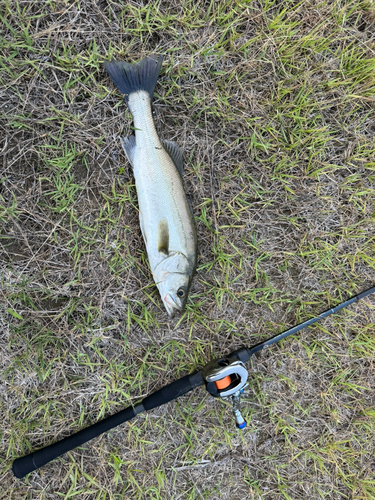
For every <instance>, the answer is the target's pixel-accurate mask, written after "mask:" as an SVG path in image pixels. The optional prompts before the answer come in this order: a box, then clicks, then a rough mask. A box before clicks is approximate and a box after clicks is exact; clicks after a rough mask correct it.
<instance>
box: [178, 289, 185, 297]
mask: <svg viewBox="0 0 375 500" xmlns="http://www.w3.org/2000/svg"><path fill="white" fill-rule="evenodd" d="M177 295H178V296H179V297H181V298H182V297H184V295H185V290H184V289H183V288H179V289H178V290H177Z"/></svg>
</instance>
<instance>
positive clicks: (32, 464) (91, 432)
mask: <svg viewBox="0 0 375 500" xmlns="http://www.w3.org/2000/svg"><path fill="white" fill-rule="evenodd" d="M203 383H204V379H203V376H202V373H201V372H200V371H199V372H197V373H193V374H192V375H186V376H185V377H182V378H180V379H179V380H176V381H175V382H172V383H171V384H169V385H167V386H166V387H163V388H162V389H159V390H158V391H156V392H154V393H153V394H151V395H150V396H148V397H147V398H145V399H144V400H143V401H142V403H140V404H138V405H136V406H135V407H134V408H133V407H129V408H125V410H122V411H119V412H118V413H115V414H114V415H111V416H110V417H107V418H105V419H104V420H101V421H100V422H97V423H96V424H93V425H91V426H90V427H86V429H83V430H82V431H79V432H76V433H75V434H73V435H72V436H69V437H67V438H65V439H62V440H61V441H58V442H57V443H53V444H50V445H49V446H46V447H45V448H42V449H40V450H38V451H35V452H34V453H30V454H29V455H26V456H25V457H20V458H17V459H16V460H15V461H14V462H13V466H12V470H13V473H14V475H15V476H16V477H18V478H21V477H24V476H26V474H29V472H32V471H34V470H36V469H38V468H39V467H41V466H42V465H45V464H46V463H48V462H50V461H51V460H54V459H55V458H57V457H59V456H60V455H62V454H63V453H66V452H67V451H70V450H73V449H74V448H77V446H81V445H82V444H84V443H86V442H87V441H90V439H93V438H94V437H97V436H99V435H100V434H102V433H103V432H107V431H109V430H110V429H112V428H113V427H116V426H118V425H120V424H122V423H124V422H126V421H128V420H131V419H132V418H133V417H135V415H137V414H138V413H140V412H141V411H143V410H151V409H152V408H156V407H157V406H161V405H163V404H165V403H168V402H169V401H173V400H174V399H176V398H178V397H179V396H182V395H183V394H186V393H187V392H189V391H191V390H192V389H195V388H196V387H198V386H199V385H202V384H203Z"/></svg>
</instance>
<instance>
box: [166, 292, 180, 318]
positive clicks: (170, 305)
mask: <svg viewBox="0 0 375 500" xmlns="http://www.w3.org/2000/svg"><path fill="white" fill-rule="evenodd" d="M163 302H164V305H165V308H166V310H167V313H168V315H169V317H170V318H173V316H174V315H175V312H176V311H181V310H182V309H181V307H180V306H179V305H178V304H177V303H176V301H175V300H174V298H173V297H172V295H171V294H170V293H167V294H166V295H165V296H164V299H163Z"/></svg>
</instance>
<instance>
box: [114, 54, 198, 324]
mask: <svg viewBox="0 0 375 500" xmlns="http://www.w3.org/2000/svg"><path fill="white" fill-rule="evenodd" d="M162 62H163V55H151V56H149V57H146V58H145V59H142V60H141V61H140V62H137V63H128V62H125V61H121V60H116V59H115V60H111V61H108V62H106V63H105V68H106V70H107V73H108V75H109V77H110V78H111V80H112V82H113V83H114V85H115V86H116V87H117V89H118V90H119V91H120V92H121V94H122V95H123V97H124V99H125V102H126V104H127V106H128V108H129V110H130V112H131V114H132V115H133V122H134V134H133V135H130V136H129V137H121V138H120V142H121V145H122V147H123V149H124V152H125V155H126V157H127V159H128V161H129V163H130V164H131V166H132V169H133V173H134V178H135V185H136V190H137V198H138V207H139V222H140V228H141V232H142V236H143V240H144V242H145V245H146V251H147V255H148V260H149V265H150V269H151V273H152V275H153V278H154V281H155V283H156V286H157V288H158V290H159V293H160V297H161V299H162V301H163V303H164V306H165V309H166V311H167V313H168V315H169V317H173V316H174V314H175V313H176V312H177V311H183V309H184V308H185V306H186V301H187V298H188V294H189V290H190V286H191V282H192V278H193V275H194V273H195V270H196V266H197V235H196V227H195V222H194V216H193V212H192V209H191V205H190V202H189V200H188V198H187V196H186V193H185V189H184V182H183V152H182V150H181V148H180V147H179V145H178V144H177V143H176V142H174V141H168V140H163V139H161V138H160V137H159V135H158V133H157V131H156V127H155V123H154V120H153V113H152V109H151V101H152V96H153V93H154V89H155V85H156V82H157V79H158V76H159V72H160V69H161V66H162Z"/></svg>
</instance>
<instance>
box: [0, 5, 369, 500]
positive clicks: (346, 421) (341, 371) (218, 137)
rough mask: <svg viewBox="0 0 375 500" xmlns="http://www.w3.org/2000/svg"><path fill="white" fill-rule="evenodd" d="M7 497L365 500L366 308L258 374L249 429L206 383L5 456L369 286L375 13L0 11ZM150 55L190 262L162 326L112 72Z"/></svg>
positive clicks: (271, 360)
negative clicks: (37, 459) (68, 447)
mask: <svg viewBox="0 0 375 500" xmlns="http://www.w3.org/2000/svg"><path fill="white" fill-rule="evenodd" d="M0 9H1V11H0V12H1V21H2V23H3V24H2V38H1V39H0V50H1V59H0V63H1V90H0V106H1V112H0V113H1V116H0V118H1V143H0V149H1V151H2V161H3V163H2V165H3V168H2V170H1V172H2V173H1V175H0V223H1V230H0V245H1V246H0V273H1V297H2V305H1V307H0V325H1V331H2V335H1V337H0V342H1V345H0V349H1V351H0V359H1V366H2V376H1V415H2V425H1V428H2V443H3V446H2V450H3V452H2V461H1V477H0V485H1V486H0V491H1V494H0V498H1V499H9V498H11V499H25V500H26V499H30V500H36V499H43V500H47V499H57V498H64V499H66V500H73V499H80V500H81V499H84V500H89V499H90V500H91V499H96V500H99V499H100V500H104V499H106V500H108V499H121V500H122V499H125V498H129V499H143V498H145V499H163V500H164V499H176V500H177V499H201V498H202V499H203V498H204V499H217V498H224V499H230V500H240V499H241V500H242V499H252V498H253V499H257V500H258V499H260V498H262V499H263V498H264V499H267V500H274V499H293V500H294V499H306V498H311V499H312V498H314V499H315V498H325V499H326V498H329V499H356V500H357V499H373V498H375V482H374V471H375V460H374V435H375V433H374V428H375V425H374V424H375V410H374V391H373V387H374V385H375V367H374V361H373V359H374V358H373V353H374V346H375V340H374V331H375V328H374V315H373V310H374V304H375V299H374V298H372V297H368V298H367V299H366V300H364V301H363V302H362V303H359V304H358V305H355V306H352V307H351V308H350V309H347V310H345V311H342V312H341V313H340V314H339V315H337V316H335V317H330V318H329V319H327V320H325V321H323V322H322V323H320V324H317V325H316V326H314V328H311V329H309V330H307V331H304V332H303V333H302V334H301V335H299V336H295V337H294V338H292V339H288V340H286V341H284V342H283V343H282V344H280V345H277V346H273V347H272V349H270V350H269V351H266V352H263V353H261V355H260V356H259V357H257V358H256V359H255V360H253V363H252V367H251V370H250V371H251V383H250V387H249V389H248V391H247V396H246V398H245V400H246V402H245V403H244V405H243V407H244V413H245V415H246V417H247V419H248V422H249V425H248V427H247V429H246V430H245V431H244V432H243V433H242V434H241V433H240V432H238V431H237V430H236V429H235V427H234V422H233V420H232V416H231V413H230V411H229V410H228V408H227V407H226V406H222V405H221V404H220V403H219V402H217V401H214V400H213V399H212V398H211V397H209V396H208V395H207V394H206V393H205V392H204V391H203V389H200V390H196V391H195V392H194V393H191V394H190V395H187V396H185V397H182V398H180V399H179V400H178V401H176V402H174V403H170V404H168V405H166V406H165V407H161V408H159V409H156V410H154V411H152V412H150V413H148V414H142V415H140V416H139V417H138V418H137V419H135V420H134V421H132V422H130V423H129V424H127V425H124V426H122V427H120V428H117V429H115V430H113V431H112V432H110V433H109V434H106V435H103V436H101V437H100V438H97V439H95V440H93V441H92V442H90V443H89V444H87V445H86V446H84V447H82V448H81V449H78V450H75V451H74V452H71V453H69V454H67V455H65V456H63V457H62V458H61V459H58V460H56V461H54V462H52V463H50V464H49V465H47V466H45V467H43V468H41V469H40V470H38V471H36V472H34V473H32V474H30V475H29V476H28V477H27V478H26V479H24V480H16V479H15V478H14V477H13V475H12V472H11V470H10V467H11V463H12V460H13V459H14V458H16V457H18V456H21V455H23V454H25V453H28V452H29V451H31V450H35V449H38V448H39V447H41V446H44V445H46V444H49V443H51V442H53V441H55V440H57V439H61V438H62V437H64V436H66V435H69V434H71V433H72V432H74V431H76V430H78V429H80V428H82V427H83V426H85V425H88V424H89V423H91V422H95V421H97V420H99V419H101V418H103V417H104V416H105V415H109V414H111V413H114V412H115V411H117V410H119V409H121V408H123V407H124V406H128V405H129V403H130V402H131V401H136V400H138V399H140V398H142V397H143V396H145V395H147V394H149V393H151V392H152V391H154V390H155V389H157V388H159V387H161V386H162V385H164V384H166V383H167V382H169V381H172V380H174V379H175V378H177V377H179V376H182V374H184V373H189V372H191V371H193V370H195V369H196V368H197V367H198V366H202V365H203V364H205V363H206V362H207V361H208V360H209V359H210V358H211V357H212V356H214V355H218V354H221V353H227V352H230V351H231V350H233V349H235V348H237V347H240V346H241V345H247V346H248V345H251V344H254V343H257V342H259V341H260V340H261V339H265V338H267V337H270V336H272V335H273V334H275V333H276V332H278V331H282V330H283V329H285V328H287V327H288V326H291V325H293V324H295V323H297V322H300V321H303V320H304V319H307V318H308V317H309V316H310V315H316V314H318V313H319V312H321V311H323V310H325V309H326V308H327V306H328V305H331V304H336V303H338V302H339V301H341V300H344V299H345V298H347V297H349V296H351V295H354V294H355V293H357V292H359V291H361V290H364V289H366V288H368V287H369V286H372V284H373V282H374V262H375V261H374V248H375V247H374V179H375V177H374V166H375V164H374V153H375V143H374V131H375V111H374V101H375V92H374V69H375V55H374V51H375V45H374V31H375V30H374V10H373V9H374V7H373V4H372V2H368V1H365V2H364V1H361V2H360V1H355V2H350V1H347V2H345V1H344V2H338V1H327V0H322V1H318V0H317V1H315V0H311V1H307V2H303V3H297V2H293V1H286V0H283V1H276V0H262V1H251V2H249V1H246V0H234V1H233V0H231V1H227V0H224V1H220V2H214V1H212V2H193V1H192V0H183V1H182V2H168V3H167V2H156V3H155V2H151V3H146V2H145V3H144V4H143V3H136V2H128V3H127V2H120V1H115V0H114V1H112V0H110V1H101V0H100V1H97V2H89V1H86V0H82V1H79V2H77V1H72V2H68V1H65V2H50V1H49V2H43V3H41V2H35V1H33V0H31V1H27V2H26V1H12V0H9V1H4V2H3V3H2V5H1V6H0ZM151 52H157V53H164V54H165V63H164V66H163V70H162V75H161V78H160V81H159V84H158V86H157V88H156V95H155V99H154V109H155V121H156V124H157V127H158V130H159V131H160V133H161V135H162V136H163V137H164V138H166V139H174V140H177V141H178V143H179V144H180V145H181V146H182V147H183V149H184V151H185V157H186V176H185V183H186V187H187V191H188V194H189V196H190V198H191V200H192V205H193V209H194V214H195V215H196V221H197V231H198V242H199V266H198V271H197V275H196V276H195V278H194V282H193V287H192V291H191V296H190V300H189V304H188V308H187V311H186V313H185V314H184V315H183V316H182V317H180V318H176V319H174V320H173V321H172V322H169V321H168V318H167V315H166V313H165V311H164V310H163V305H162V304H161V301H160V300H159V296H158V293H157V290H156V288H155V287H154V285H153V280H152V277H151V274H150V271H149V268H148V263H147V256H146V253H145V247H144V244H143V241H142V238H141V234H140V229H139V224H138V218H137V209H136V207H137V202H136V192H135V188H134V180H133V177H132V173H131V170H130V168H129V165H128V164H127V162H126V160H125V157H124V154H123V152H122V150H121V146H120V143H119V140H118V136H119V134H121V133H124V134H128V133H129V132H130V130H131V119H130V115H129V113H128V111H127V110H126V109H125V105H124V103H123V102H122V100H121V97H120V95H119V93H118V92H117V91H116V90H115V89H114V88H113V86H112V84H111V83H110V81H109V78H108V77H107V75H106V73H105V70H104V66H103V62H104V61H105V60H107V59H109V58H110V57H111V56H112V55H116V56H119V57H123V58H126V59H128V60H138V59H140V58H141V57H144V56H145V55H148V54H150V53H151Z"/></svg>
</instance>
